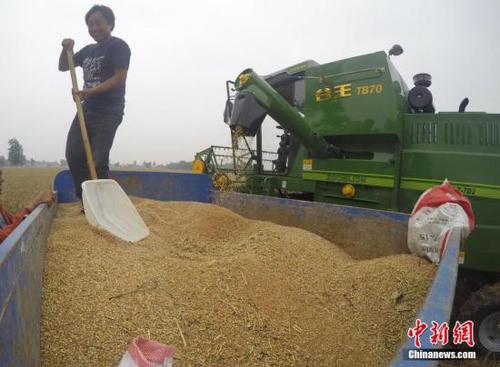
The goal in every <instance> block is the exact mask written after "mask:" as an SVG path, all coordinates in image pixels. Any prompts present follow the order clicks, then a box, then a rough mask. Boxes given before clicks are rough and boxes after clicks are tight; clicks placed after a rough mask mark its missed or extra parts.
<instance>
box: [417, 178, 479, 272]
mask: <svg viewBox="0 0 500 367" xmlns="http://www.w3.org/2000/svg"><path fill="white" fill-rule="evenodd" d="M474 224H475V219H474V213H473V212H472V206H471V203H470V201H469V199H467V197H465V196H464V195H463V194H462V193H461V192H460V191H458V190H457V189H455V188H454V187H453V186H452V185H451V184H450V183H449V182H448V181H447V180H445V181H444V182H443V183H442V184H441V185H439V186H434V187H432V188H430V189H428V190H427V191H425V192H424V193H423V194H422V195H421V196H420V198H419V199H418V201H417V203H416V204H415V207H414V208H413V212H412V213H411V216H410V220H409V222H408V248H409V249H410V252H411V253H412V254H414V255H417V256H421V257H426V258H428V259H429V260H430V261H432V262H433V263H435V264H439V262H440V261H441V257H442V256H443V254H444V251H445V250H446V243H447V238H448V235H449V232H450V230H451V229H452V228H454V227H456V228H459V229H460V230H461V234H462V239H465V238H466V237H467V236H468V235H469V234H470V232H471V231H472V230H473V229H474Z"/></svg>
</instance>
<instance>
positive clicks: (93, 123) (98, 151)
mask: <svg viewBox="0 0 500 367" xmlns="http://www.w3.org/2000/svg"><path fill="white" fill-rule="evenodd" d="M84 114H85V122H86V126H87V133H88V135H89V140H90V147H91V150H92V156H93V157H94V163H95V166H96V167H95V168H96V171H97V177H98V178H108V177H109V151H110V150H111V146H112V145H113V139H114V138H115V133H116V130H117V129H118V126H119V125H120V123H121V122H122V118H123V116H122V115H121V114H104V113H100V112H93V111H85V112H84ZM66 160H67V161H68V166H69V169H70V170H71V174H72V176H73V181H74V183H75V191H76V196H78V197H79V198H80V199H81V198H82V182H83V181H86V180H89V179H90V174H89V169H88V166H87V158H86V157H85V151H84V150H83V140H82V134H81V132H80V124H79V122H78V115H76V116H75V118H74V119H73V123H72V124H71V128H70V129H69V132H68V139H67V141H66Z"/></svg>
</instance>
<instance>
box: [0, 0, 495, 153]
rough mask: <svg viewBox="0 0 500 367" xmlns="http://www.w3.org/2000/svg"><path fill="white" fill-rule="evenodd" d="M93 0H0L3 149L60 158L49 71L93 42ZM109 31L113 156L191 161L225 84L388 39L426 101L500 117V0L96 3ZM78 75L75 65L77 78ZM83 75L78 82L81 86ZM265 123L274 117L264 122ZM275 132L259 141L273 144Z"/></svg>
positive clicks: (56, 82)
mask: <svg viewBox="0 0 500 367" xmlns="http://www.w3.org/2000/svg"><path fill="white" fill-rule="evenodd" d="M94 3H95V2H94V1H82V0H78V1H76V0H75V1H67V0H64V1H62V0H50V1H42V0H39V1H36V0H32V1H29V0H1V1H0V24H1V25H2V29H3V31H2V32H1V33H0V45H1V50H2V52H1V55H0V73H1V74H0V75H1V86H0V131H1V132H0V155H5V156H6V155H7V141H8V140H9V139H10V138H14V137H15V138H17V139H19V141H20V142H21V144H22V145H23V146H24V151H25V155H26V157H27V158H28V159H29V158H32V157H33V158H35V159H37V160H59V159H61V158H64V147H65V141H66V134H67V131H68V128H69V125H70V122H71V120H72V118H73V115H74V113H75V110H76V109H75V105H74V103H73V101H72V99H71V94H70V88H71V87H70V86H71V81H70V76H69V73H61V72H59V71H58V70H57V61H58V57H59V53H60V50H61V46H60V43H61V40H62V39H63V38H66V37H68V38H73V39H74V40H75V41H76V45H75V49H76V50H79V49H80V48H82V47H83V46H85V45H86V44H89V43H92V42H93V40H92V39H91V37H90V36H89V35H88V33H87V27H86V25H85V22H84V16H85V13H86V12H87V10H89V9H90V7H91V6H92V5H94ZM105 5H108V6H110V7H111V8H112V9H113V10H114V12H115V16H116V27H115V30H114V32H113V35H115V36H117V37H120V38H122V39H124V40H125V41H126V42H127V43H128V44H129V46H130V48H131V50H132V58H131V64H130V69H129V74H128V80H127V94H126V100H127V102H126V107H125V117H124V120H123V123H122V124H121V126H120V128H119V129H118V132H117V135H116V138H115V143H114V146H113V149H112V151H111V161H112V162H116V161H119V162H133V161H134V160H135V161H138V162H143V161H156V162H157V163H166V162H172V161H178V160H191V159H192V157H193V155H194V153H195V152H197V151H200V150H202V149H204V148H206V147H208V146H210V145H212V144H218V145H229V144H230V139H229V130H228V128H227V126H226V125H225V124H224V123H223V122H222V112H223V108H224V102H225V98H226V91H225V81H226V80H227V79H234V78H235V77H236V76H237V75H238V73H239V72H241V71H242V70H243V69H245V68H247V67H252V68H253V69H254V70H255V71H256V72H257V73H259V74H263V75H265V74H269V73H272V72H274V71H276V70H278V69H281V68H284V67H287V66H290V65H293V64H295V63H298V62H301V61H303V60H306V59H313V60H315V61H317V62H319V63H328V62H331V61H335V60H340V59H344V58H348V57H352V56H356V55H361V54H365V53H371V52H375V51H380V50H385V51H387V50H388V49H389V48H390V47H391V46H392V45H393V44H394V43H398V44H400V45H402V46H403V48H404V50H405V52H404V53H403V55H401V56H399V57H397V58H394V59H393V62H394V64H395V65H396V67H397V68H398V70H399V71H400V73H401V75H402V76H403V78H404V79H405V80H406V82H407V84H408V85H409V86H411V85H413V83H412V79H411V78H412V76H413V75H414V74H416V73H419V72H427V73H430V74H432V77H433V85H432V86H431V91H432V93H433V95H434V105H435V106H436V109H437V110H438V111H456V110H457V109H458V105H459V103H460V101H461V100H462V98H463V97H465V96H467V97H469V99H470V104H469V107H468V110H470V111H486V112H491V113H499V112H500V92H499V88H500V70H499V67H500V47H499V46H498V42H499V40H500V22H499V19H500V1H498V0H483V1H480V0H476V1H472V0H471V1H454V0H446V1H444V0H441V1H425V0H420V1H401V0H399V1H397V0H394V1H389V0H387V1H381V0H377V1H368V0H366V1H350V2H347V1H333V0H329V1H323V0H316V1H298V0H293V1H292V0H288V1H273V2H271V1H269V0H267V1H265V0H256V1H251V0H245V1H236V0H232V1H230V0H227V1H218V0H212V1H165V0H156V1H149V0H143V1H125V0H120V1H107V2H106V3H105ZM80 76H81V73H80ZM81 84H82V81H81V77H80V85H81ZM266 123H267V124H268V125H269V126H271V125H274V124H272V123H271V122H269V121H267V122H266ZM271 144H272V141H271V140H270V139H269V138H268V139H266V140H265V148H267V149H271V150H275V148H274V147H272V146H271Z"/></svg>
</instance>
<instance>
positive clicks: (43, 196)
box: [27, 191, 54, 210]
mask: <svg viewBox="0 0 500 367" xmlns="http://www.w3.org/2000/svg"><path fill="white" fill-rule="evenodd" d="M53 202H54V193H53V192H51V191H45V192H41V193H39V194H38V195H37V196H36V197H35V198H34V199H33V201H32V202H31V203H30V204H28V206H27V208H28V209H29V210H34V209H35V208H36V207H37V206H38V205H40V204H47V205H48V206H51V205H52V203H53Z"/></svg>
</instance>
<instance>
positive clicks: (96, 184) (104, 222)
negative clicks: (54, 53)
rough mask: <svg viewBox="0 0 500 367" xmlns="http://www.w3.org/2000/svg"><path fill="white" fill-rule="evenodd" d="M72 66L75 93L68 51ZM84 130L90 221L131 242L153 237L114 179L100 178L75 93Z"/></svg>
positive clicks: (85, 186) (84, 194)
mask: <svg viewBox="0 0 500 367" xmlns="http://www.w3.org/2000/svg"><path fill="white" fill-rule="evenodd" d="M66 55H67V57H68V66H69V70H70V72H71V82H72V83H73V90H74V91H78V90H79V89H78V81H77V80H76V73H75V64H74V62H73V51H72V50H68V51H67V52H66ZM74 99H75V103H76V109H77V112H78V121H79V122H80V131H81V132H82V140H83V147H84V149H85V156H86V157H87V165H88V167H89V173H90V180H89V181H85V182H83V183H82V199H83V208H84V209H85V217H86V218H87V221H88V222H89V223H90V224H91V225H93V226H95V227H97V228H99V229H104V230H106V231H108V232H109V233H111V234H113V235H115V236H116V237H118V238H121V239H122V240H125V241H129V242H137V241H140V240H142V239H144V238H146V237H147V236H149V229H148V227H147V226H146V224H145V223H144V221H143V220H142V218H141V216H140V215H139V213H138V212H137V209H136V208H135V206H134V205H133V204H132V202H131V201H130V199H129V197H128V196H127V194H125V191H123V189H122V188H121V187H120V185H118V183H117V182H116V181H114V180H109V179H103V180H99V179H97V173H96V170H95V164H94V158H93V157H92V150H91V149H90V142H89V137H88V134H87V128H86V125H85V116H84V114H83V108H82V102H81V101H80V97H79V96H78V95H77V94H74Z"/></svg>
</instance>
